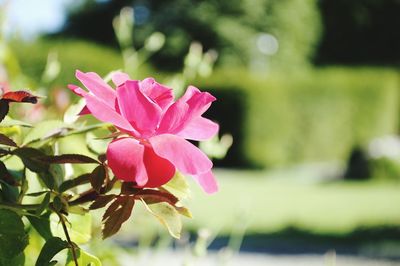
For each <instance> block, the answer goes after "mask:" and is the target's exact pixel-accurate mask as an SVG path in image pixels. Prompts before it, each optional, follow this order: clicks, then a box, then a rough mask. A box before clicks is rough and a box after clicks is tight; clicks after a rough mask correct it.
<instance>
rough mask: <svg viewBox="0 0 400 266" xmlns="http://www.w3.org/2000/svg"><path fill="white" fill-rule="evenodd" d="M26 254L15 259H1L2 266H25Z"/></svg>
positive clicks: (0, 264) (0, 265)
mask: <svg viewBox="0 0 400 266" xmlns="http://www.w3.org/2000/svg"><path fill="white" fill-rule="evenodd" d="M24 265H25V254H24V253H21V254H19V255H17V256H15V257H14V258H0V266H24Z"/></svg>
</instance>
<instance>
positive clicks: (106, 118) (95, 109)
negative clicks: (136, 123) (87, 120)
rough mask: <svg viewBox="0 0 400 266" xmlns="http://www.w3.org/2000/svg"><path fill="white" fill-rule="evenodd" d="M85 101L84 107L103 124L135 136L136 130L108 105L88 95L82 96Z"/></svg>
mask: <svg viewBox="0 0 400 266" xmlns="http://www.w3.org/2000/svg"><path fill="white" fill-rule="evenodd" d="M84 97H85V100H86V107H87V108H88V109H89V110H90V112H91V114H92V115H93V116H94V117H96V118H97V119H99V120H100V121H103V122H108V123H112V124H114V125H115V126H117V127H119V128H122V129H124V130H126V131H128V132H134V134H135V135H137V132H136V130H135V129H134V128H133V127H132V125H131V124H130V123H129V122H128V120H126V119H125V118H124V117H122V116H121V115H120V114H119V113H117V112H116V111H115V110H114V109H113V108H111V107H110V105H108V104H106V103H105V102H104V101H102V100H100V99H99V98H97V97H95V96H94V95H92V94H90V93H86V94H85V95H84Z"/></svg>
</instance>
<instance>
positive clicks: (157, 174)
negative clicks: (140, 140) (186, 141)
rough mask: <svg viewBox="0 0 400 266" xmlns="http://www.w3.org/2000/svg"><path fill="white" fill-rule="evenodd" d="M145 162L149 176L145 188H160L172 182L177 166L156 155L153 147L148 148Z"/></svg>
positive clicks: (145, 151) (145, 153)
mask: <svg viewBox="0 0 400 266" xmlns="http://www.w3.org/2000/svg"><path fill="white" fill-rule="evenodd" d="M143 160H144V165H145V167H146V171H147V176H148V182H147V183H146V185H145V187H160V186H162V185H164V184H166V183H167V182H168V181H169V180H171V178H172V177H173V176H174V174H175V166H174V165H173V164H172V163H171V162H170V161H168V160H166V159H164V158H162V157H160V156H158V155H157V154H155V152H154V150H153V149H152V148H151V147H148V146H146V148H145V150H144V158H143Z"/></svg>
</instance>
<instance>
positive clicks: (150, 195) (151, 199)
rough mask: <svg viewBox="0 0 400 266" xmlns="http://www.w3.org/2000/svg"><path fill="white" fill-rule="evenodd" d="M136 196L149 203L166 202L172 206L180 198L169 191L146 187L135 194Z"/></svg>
mask: <svg viewBox="0 0 400 266" xmlns="http://www.w3.org/2000/svg"><path fill="white" fill-rule="evenodd" d="M135 198H139V199H140V198H141V199H143V200H144V201H145V202H146V203H147V204H154V203H159V202H166V203H169V204H170V205H172V206H175V204H176V203H177V202H178V198H177V197H175V196H174V195H172V194H170V193H168V192H162V191H159V190H153V189H146V190H141V191H139V192H138V193H136V194H135Z"/></svg>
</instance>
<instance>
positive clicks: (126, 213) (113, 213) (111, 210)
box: [102, 196, 135, 239]
mask: <svg viewBox="0 0 400 266" xmlns="http://www.w3.org/2000/svg"><path fill="white" fill-rule="evenodd" d="M134 205H135V199H134V198H133V197H130V196H120V197H118V198H117V199H116V200H115V201H114V202H113V203H112V204H111V205H110V206H109V207H108V208H107V210H106V211H105V213H104V215H103V219H102V220H103V230H102V232H103V239H105V238H107V237H110V236H112V235H114V234H116V233H117V232H118V231H119V229H121V226H122V224H123V223H124V222H125V221H126V220H128V219H129V217H130V216H131V213H132V209H133V206H134Z"/></svg>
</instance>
